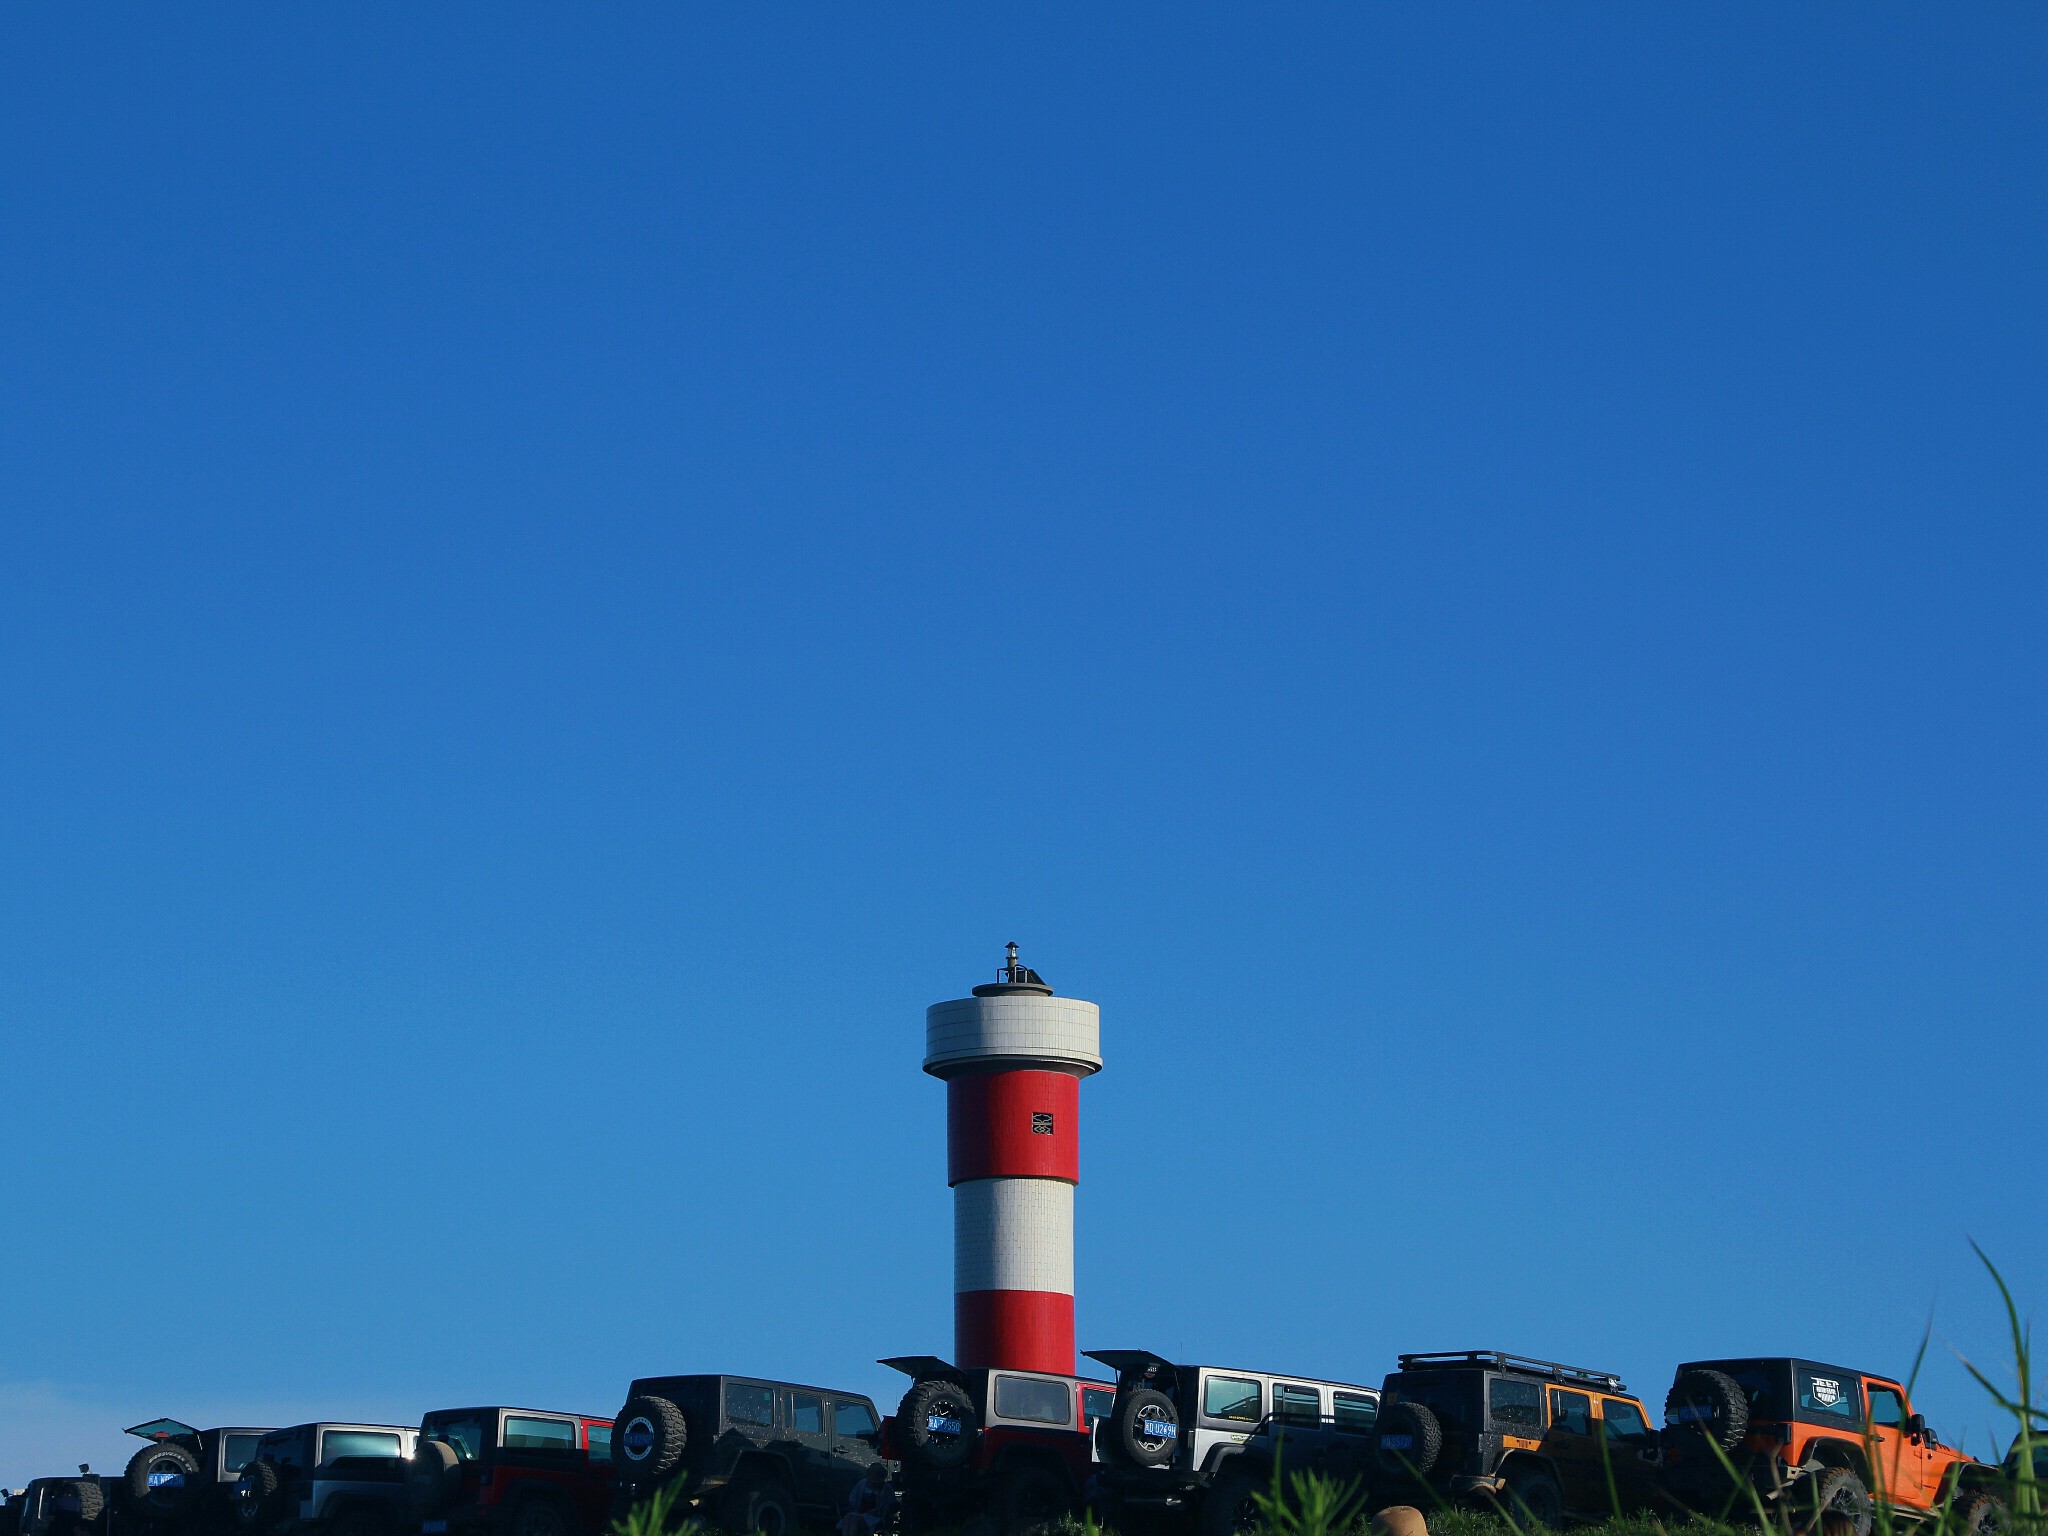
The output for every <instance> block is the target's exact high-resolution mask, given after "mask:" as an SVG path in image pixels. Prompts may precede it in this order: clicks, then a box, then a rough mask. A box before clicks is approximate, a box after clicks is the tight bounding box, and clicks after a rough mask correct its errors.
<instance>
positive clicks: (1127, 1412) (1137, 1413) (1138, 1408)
mask: <svg viewBox="0 0 2048 1536" xmlns="http://www.w3.org/2000/svg"><path fill="white" fill-rule="evenodd" d="M1148 1424H1150V1425H1164V1426H1165V1427H1166V1428H1167V1429H1168V1430H1170V1431H1171V1433H1169V1434H1164V1435H1161V1434H1156V1433H1151V1432H1148V1431H1147V1429H1146V1427H1145V1426H1146V1425H1148ZM1179 1447H1180V1410H1179V1409H1177V1408H1175V1407H1174V1406H1173V1399H1172V1398H1170V1397H1168V1396H1167V1395H1166V1394H1165V1393H1164V1392H1155V1391H1154V1390H1153V1389H1152V1388H1150V1387H1135V1388H1133V1389H1132V1390H1130V1391H1128V1392H1119V1393H1118V1394H1117V1398H1116V1403H1115V1405H1114V1406H1113V1407H1111V1409H1110V1410H1109V1448H1110V1450H1111V1451H1113V1452H1114V1453H1115V1454H1116V1455H1117V1456H1119V1457H1120V1458H1122V1459H1123V1460H1125V1461H1128V1462H1129V1463H1130V1464H1131V1465H1132V1466H1134V1467H1163V1466H1165V1465H1166V1464H1167V1463H1168V1462H1170V1461H1172V1460H1173V1455H1174V1452H1175V1451H1176V1450H1178V1449H1179Z"/></svg>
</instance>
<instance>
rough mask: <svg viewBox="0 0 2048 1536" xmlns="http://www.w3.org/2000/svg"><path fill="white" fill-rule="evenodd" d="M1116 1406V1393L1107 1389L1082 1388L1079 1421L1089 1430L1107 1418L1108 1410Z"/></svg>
mask: <svg viewBox="0 0 2048 1536" xmlns="http://www.w3.org/2000/svg"><path fill="white" fill-rule="evenodd" d="M1115 1406H1116V1393H1115V1392H1113V1391H1111V1390H1110V1389H1109V1388H1108V1387H1083V1388H1082V1389H1081V1421H1082V1422H1083V1423H1084V1424H1086V1425H1087V1426H1088V1427H1089V1428H1090V1429H1093V1428H1094V1427H1095V1426H1096V1425H1097V1424H1099V1423H1101V1422H1102V1421H1103V1420H1104V1419H1106V1418H1108V1417H1109V1410H1110V1409H1112V1408H1114V1407H1115Z"/></svg>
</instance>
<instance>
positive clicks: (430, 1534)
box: [420, 1520, 448, 1536]
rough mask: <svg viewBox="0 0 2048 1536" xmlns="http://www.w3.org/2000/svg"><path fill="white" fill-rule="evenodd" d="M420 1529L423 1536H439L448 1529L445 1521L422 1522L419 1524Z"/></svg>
mask: <svg viewBox="0 0 2048 1536" xmlns="http://www.w3.org/2000/svg"><path fill="white" fill-rule="evenodd" d="M420 1529H421V1531H423V1532H425V1536H441V1533H442V1532H444V1531H446V1530H447V1529H448V1522H447V1521H446V1520H422V1521H421V1522H420Z"/></svg>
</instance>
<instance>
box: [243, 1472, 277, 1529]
mask: <svg viewBox="0 0 2048 1536" xmlns="http://www.w3.org/2000/svg"><path fill="white" fill-rule="evenodd" d="M283 1487H284V1479H283V1478H282V1477H281V1476H279V1475H278V1470H277V1463H276V1462H274V1461H272V1460H271V1459H270V1458H269V1457H268V1456H265V1457H262V1458H261V1459H259V1460H256V1461H252V1462H250V1463H249V1465H247V1466H246V1467H244V1468H242V1475H241V1476H240V1477H238V1478H236V1479H235V1523H236V1524H237V1525H239V1526H240V1527H241V1528H242V1529H243V1530H245V1531H261V1530H264V1529H267V1528H268V1527H269V1526H271V1525H274V1524H275V1523H276V1522H277V1514H278V1509H277V1505H278V1494H279V1492H280V1491H281V1490H282V1489H283Z"/></svg>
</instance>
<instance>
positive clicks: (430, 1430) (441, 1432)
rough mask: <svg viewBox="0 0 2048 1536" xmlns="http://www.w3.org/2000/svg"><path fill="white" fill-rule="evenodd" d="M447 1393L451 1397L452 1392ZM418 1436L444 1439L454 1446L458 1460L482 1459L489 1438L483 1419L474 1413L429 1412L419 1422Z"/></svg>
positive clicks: (429, 1438) (428, 1438)
mask: <svg viewBox="0 0 2048 1536" xmlns="http://www.w3.org/2000/svg"><path fill="white" fill-rule="evenodd" d="M449 1395H450V1396H451V1397H452V1396H453V1395H454V1394H453V1393H450V1394H449ZM420 1436H421V1438H422V1439H427V1440H446V1441H447V1442H448V1443H449V1444H450V1445H451V1446H453V1447H454V1448H455V1456H456V1459H457V1460H458V1461H480V1460H482V1458H483V1454H484V1447H485V1446H486V1445H488V1444H489V1443H490V1438H491V1437H490V1433H489V1431H487V1430H486V1429H485V1428H484V1421H483V1419H482V1418H481V1417H480V1416H479V1415H477V1414H474V1413H430V1414H428V1415H427V1416H426V1418H425V1419H424V1420H422V1421H421V1423H420Z"/></svg>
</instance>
